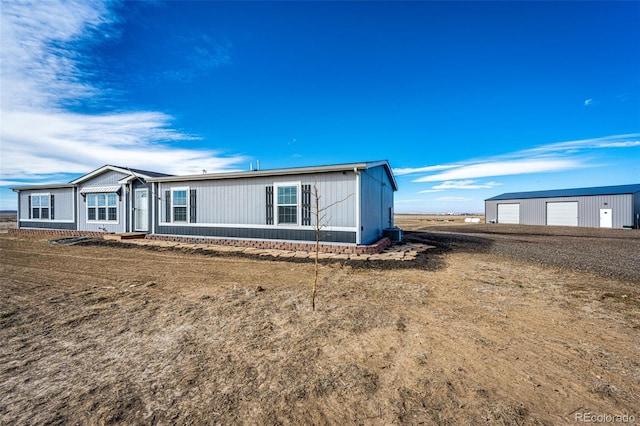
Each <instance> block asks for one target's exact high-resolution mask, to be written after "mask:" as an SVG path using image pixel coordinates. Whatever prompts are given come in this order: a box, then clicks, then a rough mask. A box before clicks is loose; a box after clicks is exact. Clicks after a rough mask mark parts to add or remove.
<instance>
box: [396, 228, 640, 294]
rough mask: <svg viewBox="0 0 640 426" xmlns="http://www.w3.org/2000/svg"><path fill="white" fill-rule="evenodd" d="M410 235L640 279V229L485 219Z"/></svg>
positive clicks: (462, 247)
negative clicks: (487, 221) (502, 222)
mask: <svg viewBox="0 0 640 426" xmlns="http://www.w3.org/2000/svg"><path fill="white" fill-rule="evenodd" d="M406 238H407V240H413V241H421V242H428V243H432V244H435V245H437V246H439V247H441V248H444V249H446V250H458V251H459V250H470V251H476V252H477V251H481V252H485V253H490V254H495V255H497V256H504V257H509V258H512V259H517V260H522V261H526V262H534V263H538V264H541V265H544V266H551V267H556V268H562V269H567V270H574V271H578V272H590V273H594V274H597V275H599V276H602V277H607V278H617V279H624V280H628V281H631V282H632V283H637V284H640V231H638V230H622V229H599V228H593V229H592V228H564V227H540V226H527V225H494V224H487V225H485V224H481V225H464V226H455V225H454V226H438V227H433V228H426V229H424V230H419V231H409V232H407V233H406Z"/></svg>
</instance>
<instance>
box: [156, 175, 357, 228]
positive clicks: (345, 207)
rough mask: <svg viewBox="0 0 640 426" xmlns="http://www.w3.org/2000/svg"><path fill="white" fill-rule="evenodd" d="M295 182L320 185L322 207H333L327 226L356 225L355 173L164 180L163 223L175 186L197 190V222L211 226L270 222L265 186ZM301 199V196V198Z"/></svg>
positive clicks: (160, 205)
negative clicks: (166, 192)
mask: <svg viewBox="0 0 640 426" xmlns="http://www.w3.org/2000/svg"><path fill="white" fill-rule="evenodd" d="M280 183H284V184H287V183H291V184H298V183H300V184H302V185H311V186H312V191H313V185H314V184H316V185H317V188H318V192H319V194H320V195H321V199H320V207H321V208H322V206H329V205H331V204H334V203H336V204H335V205H333V206H332V207H330V208H328V209H327V210H326V211H325V213H326V219H325V224H324V225H325V226H339V227H355V226H356V218H355V212H356V207H355V202H356V196H355V191H356V189H355V176H354V174H353V173H346V174H342V173H326V174H318V175H303V176H276V177H264V178H253V179H252V178H241V179H224V180H210V181H193V182H175V183H171V182H163V183H160V184H159V185H158V194H159V196H160V200H159V201H158V203H157V206H156V208H157V210H158V213H159V215H160V223H168V221H167V217H166V210H167V209H166V200H165V195H164V194H165V191H167V190H171V188H187V187H188V188H189V189H190V190H191V189H195V190H196V194H197V212H196V222H197V223H199V224H211V225H266V203H265V188H266V187H267V186H269V185H274V184H280ZM298 198H299V200H298V202H300V198H301V197H300V196H299V197H298Z"/></svg>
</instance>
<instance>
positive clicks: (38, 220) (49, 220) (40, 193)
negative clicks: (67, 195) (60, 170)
mask: <svg viewBox="0 0 640 426" xmlns="http://www.w3.org/2000/svg"><path fill="white" fill-rule="evenodd" d="M44 195H46V196H47V197H48V198H49V204H48V205H47V207H46V208H48V209H49V217H48V218H46V219H43V218H42V206H39V207H38V209H39V210H40V214H39V215H38V216H39V218H37V219H34V218H33V197H34V196H36V197H42V196H44ZM29 206H30V207H29V209H30V211H29V212H28V215H27V217H29V216H31V219H27V220H30V221H34V222H51V221H52V220H51V193H50V192H32V193H31V194H29Z"/></svg>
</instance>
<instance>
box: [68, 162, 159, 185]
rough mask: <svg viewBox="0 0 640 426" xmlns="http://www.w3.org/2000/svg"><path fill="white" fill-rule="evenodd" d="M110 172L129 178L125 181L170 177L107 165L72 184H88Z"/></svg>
mask: <svg viewBox="0 0 640 426" xmlns="http://www.w3.org/2000/svg"><path fill="white" fill-rule="evenodd" d="M109 171H112V172H117V173H122V174H123V175H126V176H127V177H125V178H123V179H124V180H127V179H129V178H136V177H141V178H144V179H149V178H151V177H158V176H170V175H167V174H164V173H157V172H149V171H145V170H139V169H130V168H129V167H119V166H112V165H110V164H107V165H105V166H102V167H100V168H98V169H96V170H94V171H92V172H89V173H87V174H86V175H83V176H80V177H79V178H77V179H74V180H72V181H71V182H69V183H71V184H73V185H77V184H79V183H82V182H86V181H88V180H90V179H93V178H95V177H96V176H99V175H101V174H103V173H107V172H109Z"/></svg>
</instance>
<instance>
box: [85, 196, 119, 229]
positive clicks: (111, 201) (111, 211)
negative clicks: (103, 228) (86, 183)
mask: <svg viewBox="0 0 640 426" xmlns="http://www.w3.org/2000/svg"><path fill="white" fill-rule="evenodd" d="M87 221H90V222H94V221H95V222H117V221H118V194H116V193H108V194H87Z"/></svg>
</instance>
